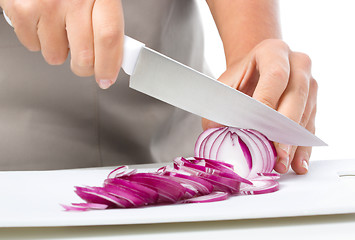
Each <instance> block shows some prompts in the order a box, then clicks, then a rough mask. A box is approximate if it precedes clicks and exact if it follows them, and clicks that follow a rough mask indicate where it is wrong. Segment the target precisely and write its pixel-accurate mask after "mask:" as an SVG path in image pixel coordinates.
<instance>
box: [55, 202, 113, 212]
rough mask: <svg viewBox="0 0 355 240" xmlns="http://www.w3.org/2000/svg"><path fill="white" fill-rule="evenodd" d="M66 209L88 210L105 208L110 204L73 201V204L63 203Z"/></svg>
mask: <svg viewBox="0 0 355 240" xmlns="http://www.w3.org/2000/svg"><path fill="white" fill-rule="evenodd" d="M61 206H62V207H63V208H64V209H65V210H66V211H87V210H95V209H96V210H104V209H106V208H107V207H108V206H107V205H105V204H99V203H72V205H71V206H68V205H64V204H61Z"/></svg>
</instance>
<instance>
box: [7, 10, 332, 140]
mask: <svg viewBox="0 0 355 240" xmlns="http://www.w3.org/2000/svg"><path fill="white" fill-rule="evenodd" d="M4 17H5V19H6V21H7V22H8V23H9V24H10V25H11V21H10V19H9V18H8V17H7V16H6V14H5V12H4ZM122 68H123V70H124V71H125V72H126V73H127V74H129V75H130V84H129V86H130V87H131V88H133V89H135V90H137V91H139V92H142V93H144V94H147V95H149V96H151V97H154V98H156V99H159V100H161V101H164V102H166V103H169V104H171V105H173V106H175V107H177V108H180V109H183V110H185V111H188V112H190V113H193V114H196V115H198V116H200V117H204V118H207V119H210V120H212V121H214V122H217V123H220V124H222V125H226V126H232V127H237V128H247V129H255V130H257V131H259V132H261V133H263V134H264V135H266V136H267V137H268V138H269V139H270V140H271V141H275V142H279V143H285V144H290V145H297V146H325V145H327V144H326V143H325V142H323V141H322V140H321V139H319V138H318V137H317V136H315V135H314V134H312V133H311V132H309V131H308V130H307V129H305V128H304V127H302V126H300V125H299V124H297V123H296V122H294V121H292V120H291V119H289V118H287V117H285V116H284V115H282V114H280V113H279V112H277V111H276V110H274V109H272V108H270V107H268V106H266V105H264V104H262V103H261V102H259V101H257V100H255V99H253V98H251V97H250V96H248V95H246V94H244V93H242V92H240V91H238V90H236V89H234V88H231V87H229V86H227V85H225V84H223V83H221V82H219V81H217V80H216V79H214V78H211V77H209V76H207V75H205V74H203V73H200V72H198V71H196V70H194V69H192V68H190V67H188V66H186V65H184V64H182V63H179V62H177V61H175V60H173V59H172V58H169V57H167V56H164V55H163V54H161V53H158V52H156V51H154V50H152V49H150V48H148V47H146V46H145V44H143V43H141V42H139V41H137V40H135V39H133V38H130V37H128V36H125V38H124V53H123V62H122Z"/></svg>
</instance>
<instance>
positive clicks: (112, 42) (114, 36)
mask: <svg viewBox="0 0 355 240" xmlns="http://www.w3.org/2000/svg"><path fill="white" fill-rule="evenodd" d="M121 35H122V36H123V33H122V32H121V31H120V30H119V29H118V28H114V27H105V28H102V29H100V31H99V32H98V36H97V38H98V41H99V44H102V45H103V47H105V48H112V47H115V46H117V45H118V43H119V40H120V38H121Z"/></svg>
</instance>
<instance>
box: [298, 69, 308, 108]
mask: <svg viewBox="0 0 355 240" xmlns="http://www.w3.org/2000/svg"><path fill="white" fill-rule="evenodd" d="M295 77H296V79H297V80H296V81H297V85H296V89H297V95H298V97H299V98H301V99H302V100H303V101H304V102H306V101H307V98H308V94H309V84H310V81H309V78H308V77H307V76H306V74H303V73H302V72H300V73H298V74H297V76H295Z"/></svg>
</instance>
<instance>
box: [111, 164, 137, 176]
mask: <svg viewBox="0 0 355 240" xmlns="http://www.w3.org/2000/svg"><path fill="white" fill-rule="evenodd" d="M136 172H137V169H128V166H120V167H118V168H116V169H114V170H112V171H111V172H110V173H109V174H108V176H107V178H115V177H121V176H128V175H132V174H135V173H136Z"/></svg>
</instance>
